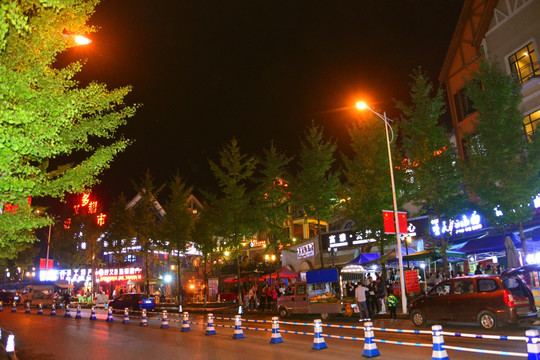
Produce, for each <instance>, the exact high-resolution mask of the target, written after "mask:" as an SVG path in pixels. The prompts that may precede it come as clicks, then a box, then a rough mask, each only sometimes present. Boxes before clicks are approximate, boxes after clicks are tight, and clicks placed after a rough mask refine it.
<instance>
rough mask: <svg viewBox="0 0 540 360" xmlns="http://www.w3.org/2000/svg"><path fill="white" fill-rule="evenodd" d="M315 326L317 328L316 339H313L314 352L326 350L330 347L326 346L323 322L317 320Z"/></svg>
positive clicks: (314, 322)
mask: <svg viewBox="0 0 540 360" xmlns="http://www.w3.org/2000/svg"><path fill="white" fill-rule="evenodd" d="M313 324H314V326H315V331H314V338H313V346H312V347H311V348H312V349H313V350H322V349H326V348H327V347H328V346H326V341H324V337H323V336H322V325H321V320H320V319H316V320H314V321H313Z"/></svg>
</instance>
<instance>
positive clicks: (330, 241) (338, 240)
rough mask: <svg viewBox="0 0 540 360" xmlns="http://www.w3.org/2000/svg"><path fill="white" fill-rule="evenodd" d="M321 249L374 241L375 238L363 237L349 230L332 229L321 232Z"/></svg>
mask: <svg viewBox="0 0 540 360" xmlns="http://www.w3.org/2000/svg"><path fill="white" fill-rule="evenodd" d="M321 238H322V243H323V249H328V250H331V249H339V248H346V247H352V246H358V245H364V244H367V243H370V242H374V241H375V239H369V238H366V239H364V238H363V237H362V236H361V235H359V234H356V233H355V232H354V231H351V230H340V231H332V232H327V233H323V234H321Z"/></svg>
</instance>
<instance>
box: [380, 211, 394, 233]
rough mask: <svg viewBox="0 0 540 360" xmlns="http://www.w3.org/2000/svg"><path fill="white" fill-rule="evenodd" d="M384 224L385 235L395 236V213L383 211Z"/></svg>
mask: <svg viewBox="0 0 540 360" xmlns="http://www.w3.org/2000/svg"><path fill="white" fill-rule="evenodd" d="M382 213H383V222H384V233H385V234H395V233H396V227H395V226H394V212H393V211H388V210H383V212H382Z"/></svg>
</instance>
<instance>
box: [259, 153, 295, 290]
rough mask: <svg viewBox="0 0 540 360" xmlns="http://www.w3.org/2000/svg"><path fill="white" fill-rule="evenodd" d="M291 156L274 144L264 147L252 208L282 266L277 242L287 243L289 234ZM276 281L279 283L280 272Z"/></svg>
mask: <svg viewBox="0 0 540 360" xmlns="http://www.w3.org/2000/svg"><path fill="white" fill-rule="evenodd" d="M291 160H292V158H289V157H287V156H286V155H285V154H282V153H280V152H278V150H277V149H276V147H275V146H274V143H273V142H272V144H271V145H270V148H269V149H265V150H264V158H263V160H262V167H261V169H260V174H259V176H258V178H257V191H256V198H255V207H256V210H257V213H258V214H259V215H258V218H259V220H260V221H261V226H260V230H261V231H263V232H266V237H267V243H268V246H267V251H273V252H274V253H275V255H276V259H277V261H278V266H277V268H278V269H280V268H281V262H280V259H281V256H280V250H279V247H280V246H279V245H280V244H283V245H284V244H287V243H289V241H290V235H289V234H288V232H287V228H286V227H285V226H286V224H287V221H288V220H289V219H290V217H291V213H290V206H291V201H290V198H291V194H290V186H289V183H288V182H287V180H286V179H285V177H286V166H287V165H288V164H289V163H290V162H291ZM277 276H278V278H277V283H278V284H279V283H280V279H279V271H278V273H277Z"/></svg>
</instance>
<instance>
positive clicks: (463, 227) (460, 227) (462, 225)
mask: <svg viewBox="0 0 540 360" xmlns="http://www.w3.org/2000/svg"><path fill="white" fill-rule="evenodd" d="M482 228H483V224H482V217H481V216H480V215H479V214H477V213H476V211H473V213H472V214H471V215H461V216H460V217H458V218H456V219H452V220H450V221H447V220H443V221H442V223H441V224H439V220H438V219H433V220H431V234H432V235H433V236H441V234H446V233H448V234H450V236H452V235H456V234H464V233H468V232H471V231H476V230H480V229H482Z"/></svg>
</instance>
